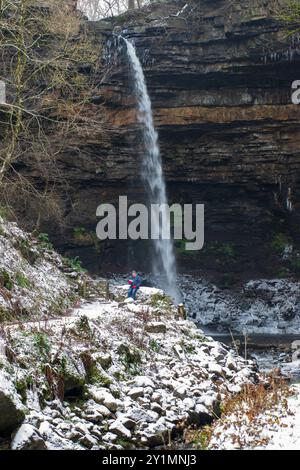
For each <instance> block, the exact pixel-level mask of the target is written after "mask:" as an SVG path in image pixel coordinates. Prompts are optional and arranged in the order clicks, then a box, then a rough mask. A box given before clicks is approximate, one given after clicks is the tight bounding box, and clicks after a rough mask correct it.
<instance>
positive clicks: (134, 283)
mask: <svg viewBox="0 0 300 470" xmlns="http://www.w3.org/2000/svg"><path fill="white" fill-rule="evenodd" d="M128 284H129V290H128V298H129V297H131V298H132V299H133V300H135V298H136V293H137V291H138V290H139V288H140V285H141V284H142V280H141V278H140V276H139V275H138V273H137V272H136V271H132V273H131V278H130V279H129V281H128Z"/></svg>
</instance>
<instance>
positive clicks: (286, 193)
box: [45, 0, 300, 285]
mask: <svg viewBox="0 0 300 470" xmlns="http://www.w3.org/2000/svg"><path fill="white" fill-rule="evenodd" d="M282 4H283V2H282V1H277V0H272V1H265V0H251V1H250V0H249V1H248V0H246V1H243V2H241V1H240V0H234V1H229V0H209V1H208V0H200V1H199V0H197V1H195V2H193V1H190V2H188V4H186V2H185V1H181V0H177V1H176V0H174V1H171V2H167V3H163V4H154V5H152V6H151V7H146V8H144V9H142V10H141V11H135V12H128V13H127V14H125V15H123V16H121V17H117V18H113V19H109V20H105V21H99V22H95V23H87V25H86V28H87V30H88V32H89V34H91V35H92V37H93V38H94V41H95V42H99V41H100V42H102V43H103V57H102V62H103V67H102V69H101V75H99V80H98V85H97V87H96V89H95V91H94V97H93V100H92V101H93V109H94V110H96V112H97V109H98V110H99V111H98V112H103V113H104V114H105V118H106V122H107V126H108V129H107V139H106V141H105V143H103V140H102V139H100V137H99V136H97V135H96V134H95V132H93V133H91V135H89V136H88V137H86V136H85V139H84V140H82V139H78V141H75V140H74V142H73V143H72V144H70V145H69V146H68V148H65V149H64V151H63V152H62V153H61V156H60V165H61V170H62V171H63V172H64V173H65V175H66V177H67V180H68V183H69V186H70V192H69V196H68V198H67V199H65V200H64V214H65V222H66V225H67V227H70V228H69V229H68V228H67V229H66V230H65V231H64V232H63V234H62V233H59V234H58V232H57V231H56V230H55V227H53V226H52V225H51V224H48V226H46V227H45V228H46V230H47V231H48V232H50V234H51V235H52V238H53V239H54V240H55V243H56V245H57V246H59V247H60V248H61V249H62V250H64V251H66V252H67V253H68V254H70V255H77V254H78V255H79V256H81V257H82V259H83V261H84V262H85V263H86V265H87V266H88V267H89V268H90V269H92V270H94V271H96V272H98V271H99V270H104V271H107V270H111V271H123V270H126V269H128V268H129V267H132V264H134V266H136V267H137V269H144V270H145V271H147V266H148V262H147V257H146V256H145V242H142V241H141V242H140V243H137V244H136V245H135V246H134V250H133V251H130V243H129V250H128V249H127V248H128V246H127V244H126V242H123V241H122V242H121V241H120V242H113V243H108V242H102V243H100V244H97V243H96V244H95V243H94V242H93V241H91V237H89V236H86V234H85V232H84V231H82V233H81V234H79V235H78V233H77V235H76V236H75V235H74V230H73V228H71V227H83V228H85V230H86V231H87V233H90V231H93V230H95V226H96V223H97V219H96V215H95V214H96V207H97V206H98V205H99V204H100V203H102V202H117V200H118V196H119V195H126V194H127V195H128V198H129V202H139V201H142V200H143V198H144V191H143V188H142V186H141V182H140V162H141V159H142V158H143V149H142V147H141V139H140V131H139V128H138V126H137V124H136V112H135V109H136V108H135V103H134V98H133V97H134V94H133V92H132V91H133V90H132V83H131V79H130V74H129V68H128V63H127V59H126V54H125V50H124V48H123V47H122V44H121V43H120V42H119V41H118V39H117V35H118V34H121V33H122V34H123V35H124V36H126V37H127V38H128V39H131V40H133V41H134V43H135V46H136V49H137V53H138V55H139V57H140V59H141V61H142V63H143V67H144V71H145V75H146V79H147V84H148V88H149V92H150V95H151V99H152V103H153V110H154V117H155V123H156V126H157V129H158V131H159V137H160V144H161V151H162V158H163V163H164V169H165V173H166V178H167V182H168V192H169V197H170V201H171V202H181V203H194V204H196V203H204V204H205V217H206V221H205V238H206V243H205V248H204V250H202V251H201V252H196V253H193V254H191V253H186V252H184V250H182V244H178V245H177V256H178V260H179V265H180V269H181V271H183V272H185V271H192V270H196V271H199V272H200V273H204V274H205V275H206V276H208V277H212V278H214V279H219V281H220V282H221V284H224V285H231V284H232V283H235V282H236V281H238V282H240V281H243V280H244V279H249V278H258V277H277V276H286V275H292V276H294V275H297V274H298V272H299V270H300V263H299V262H298V248H297V247H298V245H299V246H300V231H299V209H300V206H299V202H300V201H299V177H300V122H299V121H300V108H299V106H296V105H294V104H292V102H291V93H292V91H291V84H292V82H293V81H294V80H297V79H299V80H300V39H299V37H298V36H295V35H294V36H291V37H289V38H287V34H286V31H285V27H284V26H283V25H282V24H280V22H279V21H278V20H277V19H276V15H277V13H276V12H278V11H279V10H280V8H281V6H282ZM87 70H88V67H87ZM94 112H95V111H94ZM95 245H97V246H95ZM292 246H293V250H292ZM282 255H284V256H282ZM283 258H285V259H283ZM288 258H289V259H288ZM225 273H226V274H225Z"/></svg>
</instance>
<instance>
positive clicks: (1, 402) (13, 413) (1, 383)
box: [0, 372, 25, 432]
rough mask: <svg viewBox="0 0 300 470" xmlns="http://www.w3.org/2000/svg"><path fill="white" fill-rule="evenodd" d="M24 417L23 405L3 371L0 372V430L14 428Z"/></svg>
mask: <svg viewBox="0 0 300 470" xmlns="http://www.w3.org/2000/svg"><path fill="white" fill-rule="evenodd" d="M24 418H25V407H24V406H23V405H22V403H21V400H20V398H19V396H18V394H17V392H16V390H15V388H14V386H13V383H12V382H11V380H10V379H9V377H8V376H6V375H5V374H4V373H2V372H0V432H1V431H10V430H14V429H15V428H16V427H17V426H18V425H19V424H20V423H22V421H23V420H24Z"/></svg>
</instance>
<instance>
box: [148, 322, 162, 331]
mask: <svg viewBox="0 0 300 470" xmlns="http://www.w3.org/2000/svg"><path fill="white" fill-rule="evenodd" d="M145 330H146V331H147V332H148V333H166V331H167V327H166V325H165V323H162V322H150V323H147V324H146V326H145Z"/></svg>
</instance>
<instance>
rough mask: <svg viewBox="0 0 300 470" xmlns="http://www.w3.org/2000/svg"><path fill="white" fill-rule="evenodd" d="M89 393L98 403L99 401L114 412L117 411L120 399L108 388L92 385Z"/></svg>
mask: <svg viewBox="0 0 300 470" xmlns="http://www.w3.org/2000/svg"><path fill="white" fill-rule="evenodd" d="M89 393H90V395H91V397H92V398H93V399H94V400H95V402H96V403H99V404H100V405H104V406H105V407H106V408H108V409H109V410H110V411H112V412H113V413H114V412H115V411H117V408H118V401H117V400H116V399H115V397H113V395H112V394H111V393H109V392H108V391H107V390H104V389H99V388H96V387H90V388H89Z"/></svg>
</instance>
